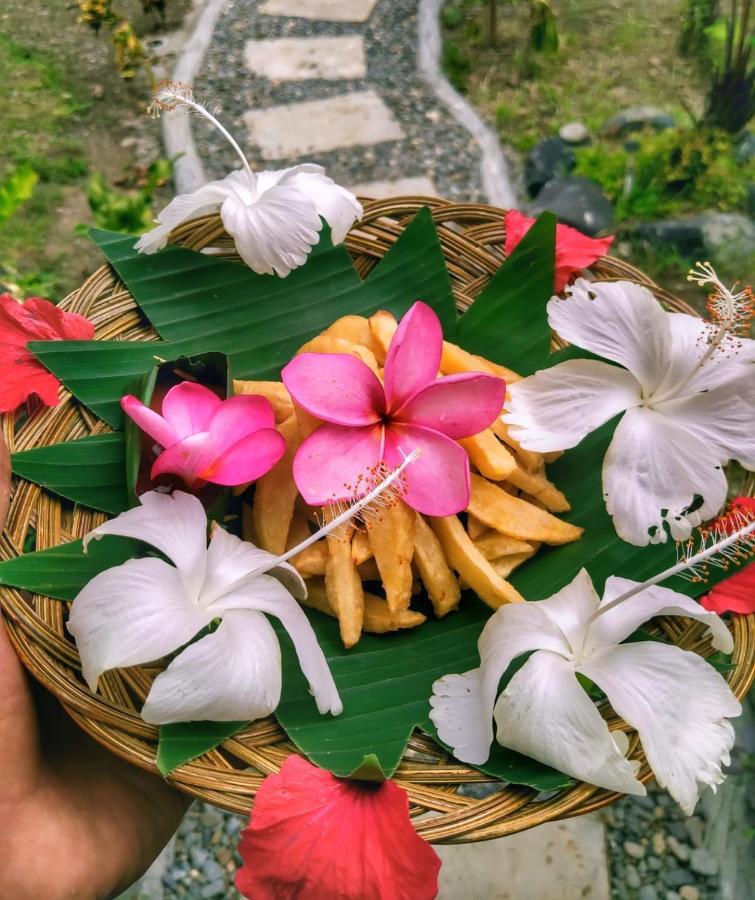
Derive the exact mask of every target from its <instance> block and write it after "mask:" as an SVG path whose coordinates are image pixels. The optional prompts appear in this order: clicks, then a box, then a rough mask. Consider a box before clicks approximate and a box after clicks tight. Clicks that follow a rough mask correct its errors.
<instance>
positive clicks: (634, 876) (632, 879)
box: [624, 863, 642, 891]
mask: <svg viewBox="0 0 755 900" xmlns="http://www.w3.org/2000/svg"><path fill="white" fill-rule="evenodd" d="M624 878H626V881H627V884H628V885H629V887H630V888H632V889H633V890H635V891H636V890H637V888H638V887H639V886H640V884H642V882H641V881H640V873H639V872H638V871H637V869H636V868H635V867H634V866H633V865H632V864H631V863H629V864H628V865H627V867H626V869H625V870H624Z"/></svg>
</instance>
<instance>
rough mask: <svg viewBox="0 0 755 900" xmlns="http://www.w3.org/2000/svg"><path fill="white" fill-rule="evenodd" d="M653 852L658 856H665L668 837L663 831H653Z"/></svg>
mask: <svg viewBox="0 0 755 900" xmlns="http://www.w3.org/2000/svg"><path fill="white" fill-rule="evenodd" d="M652 843H653V853H655V855H656V856H663V854H664V853H665V852H666V838H665V837H664V835H663V832H662V831H654V832H653V838H652Z"/></svg>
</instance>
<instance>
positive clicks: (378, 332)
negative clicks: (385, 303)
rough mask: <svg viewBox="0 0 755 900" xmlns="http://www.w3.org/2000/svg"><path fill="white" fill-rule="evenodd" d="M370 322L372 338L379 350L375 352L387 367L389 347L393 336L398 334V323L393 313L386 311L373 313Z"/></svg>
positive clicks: (381, 310)
mask: <svg viewBox="0 0 755 900" xmlns="http://www.w3.org/2000/svg"><path fill="white" fill-rule="evenodd" d="M368 321H369V323H370V331H371V332H372V337H373V338H374V340H375V343H376V344H377V348H378V349H377V350H376V351H375V356H376V357H377V361H378V362H379V363H380V365H381V366H382V365H385V358H386V356H387V355H388V347H389V346H390V343H391V341H392V340H393V335H394V334H395V333H396V329H397V328H398V322H397V321H396V319H395V317H394V316H393V314H392V313H389V312H387V311H386V310H384V309H379V310H378V311H377V312H376V313H373V315H371V316H370V318H369V320H368Z"/></svg>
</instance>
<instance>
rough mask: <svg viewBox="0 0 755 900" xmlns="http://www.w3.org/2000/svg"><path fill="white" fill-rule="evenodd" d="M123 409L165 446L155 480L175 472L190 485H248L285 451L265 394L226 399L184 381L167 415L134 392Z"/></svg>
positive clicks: (169, 397) (171, 396)
mask: <svg viewBox="0 0 755 900" xmlns="http://www.w3.org/2000/svg"><path fill="white" fill-rule="evenodd" d="M121 407H122V409H123V411H124V412H125V413H126V415H127V416H130V417H131V418H132V419H133V420H134V422H136V424H137V425H138V426H139V428H141V429H142V431H145V432H146V433H147V434H148V435H149V436H150V437H152V438H154V439H155V441H157V443H158V444H159V445H160V446H161V447H162V448H163V451H162V453H160V455H159V456H158V457H157V459H156V460H155V463H154V465H153V466H152V473H151V477H152V478H157V477H158V476H159V475H166V474H168V473H172V474H174V475H179V476H180V477H181V478H183V480H184V481H185V482H186V484H187V485H189V486H190V487H196V486H197V485H199V484H201V483H203V482H206V481H210V482H212V483H213V484H223V485H236V484H246V483H247V482H248V481H254V479H255V478H259V477H260V476H261V475H264V474H265V472H268V471H269V470H270V469H271V468H272V467H273V466H274V465H275V464H276V463H277V462H278V460H279V459H280V458H281V456H283V453H284V452H285V449H286V442H285V440H284V439H283V437H282V436H281V435H280V434H278V432H277V431H276V430H275V416H274V415H273V409H272V407H271V406H270V403H269V401H268V400H266V399H265V398H264V397H257V396H253V395H249V396H243V397H229V398H228V399H227V400H221V399H220V397H218V396H217V394H215V393H214V392H213V391H211V390H210V389H209V388H206V387H203V386H202V385H201V384H194V383H192V382H190V381H183V382H181V384H177V385H176V386H175V387H172V388H171V389H170V390H169V391H168V393H167V394H166V395H165V399H164V400H163V403H162V415H161V414H160V413H156V412H155V411H154V410H152V409H150V408H149V407H147V406H145V405H144V404H143V403H142V402H141V401H140V400H137V398H136V397H133V396H131V395H130V394H129V395H127V396H126V397H122V398H121Z"/></svg>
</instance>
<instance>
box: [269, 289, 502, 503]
mask: <svg viewBox="0 0 755 900" xmlns="http://www.w3.org/2000/svg"><path fill="white" fill-rule="evenodd" d="M442 347H443V332H442V329H441V325H440V321H439V320H438V317H437V316H436V315H435V313H434V312H433V311H432V309H430V307H429V306H427V305H426V304H424V303H415V304H414V306H412V308H411V309H410V310H409V312H408V313H407V314H406V315H405V316H404V317H403V319H402V320H401V323H400V324H399V327H398V329H397V330H396V333H395V335H394V336H393V340H392V341H391V345H390V347H389V349H388V356H387V358H386V361H385V370H384V384H381V383H380V380H379V379H378V377H377V376H376V375H375V373H374V372H373V371H372V370H371V369H370V368H369V367H368V366H367V365H366V364H365V363H363V362H362V361H361V360H359V359H357V358H356V357H354V356H349V355H347V354H342V353H303V354H301V356H297V357H295V358H294V359H293V360H292V361H291V362H290V363H289V364H288V365H287V366H286V368H285V369H284V370H283V381H284V383H285V385H286V387H287V388H288V391H289V393H290V394H291V396H292V397H293V398H294V400H295V401H296V402H297V403H298V404H299V405H300V406H302V407H303V408H304V409H305V410H306V411H307V412H309V413H311V414H312V415H313V416H315V417H316V418H318V419H322V420H323V421H324V422H325V424H324V425H321V426H320V427H319V428H318V429H317V430H316V431H314V432H313V433H312V434H311V435H310V436H309V437H308V438H307V439H306V440H305V441H304V442H303V443H302V445H301V446H300V447H299V449H298V451H297V453H296V456H295V457H294V480H295V481H296V485H297V487H298V488H299V491H300V493H301V495H302V496H303V497H304V499H305V500H306V501H307V503H309V504H310V505H312V506H323V505H325V504H327V503H332V502H333V501H334V500H339V499H345V498H352V497H354V496H355V495H357V494H359V493H360V491H359V488H358V485H360V484H361V483H362V480H363V479H365V478H367V480H369V478H370V475H371V474H373V473H374V472H375V471H376V470H377V469H378V467H380V466H381V465H384V466H386V467H387V468H389V469H394V468H396V467H397V466H399V465H400V464H401V462H402V461H403V459H404V457H405V456H406V455H408V454H409V453H411V452H412V451H413V450H420V451H421V454H422V456H421V458H420V459H419V460H418V461H417V462H416V463H414V465H412V466H410V467H409V469H407V470H406V473H405V476H404V481H405V494H404V500H405V501H406V502H407V503H408V504H409V505H410V506H411V507H413V508H414V509H416V510H417V511H418V512H421V513H424V514H425V515H428V516H450V515H453V514H454V513H457V512H459V511H460V510H463V509H466V507H467V506H468V505H469V459H468V457H467V454H466V451H465V450H464V449H463V448H462V447H461V446H460V445H459V444H458V443H457V440H458V439H459V438H463V437H469V436H470V435H473V434H477V433H479V432H480V431H484V429H486V428H487V427H488V425H490V423H491V422H492V421H493V420H494V419H495V418H496V416H498V415H500V414H501V407H502V406H503V400H504V396H505V393H506V385H505V382H504V381H503V379H502V378H496V377H494V376H492V375H483V374H480V373H476V372H467V373H464V374H460V375H449V376H447V377H444V378H437V374H438V366H439V365H440V357H441V351H442Z"/></svg>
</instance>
